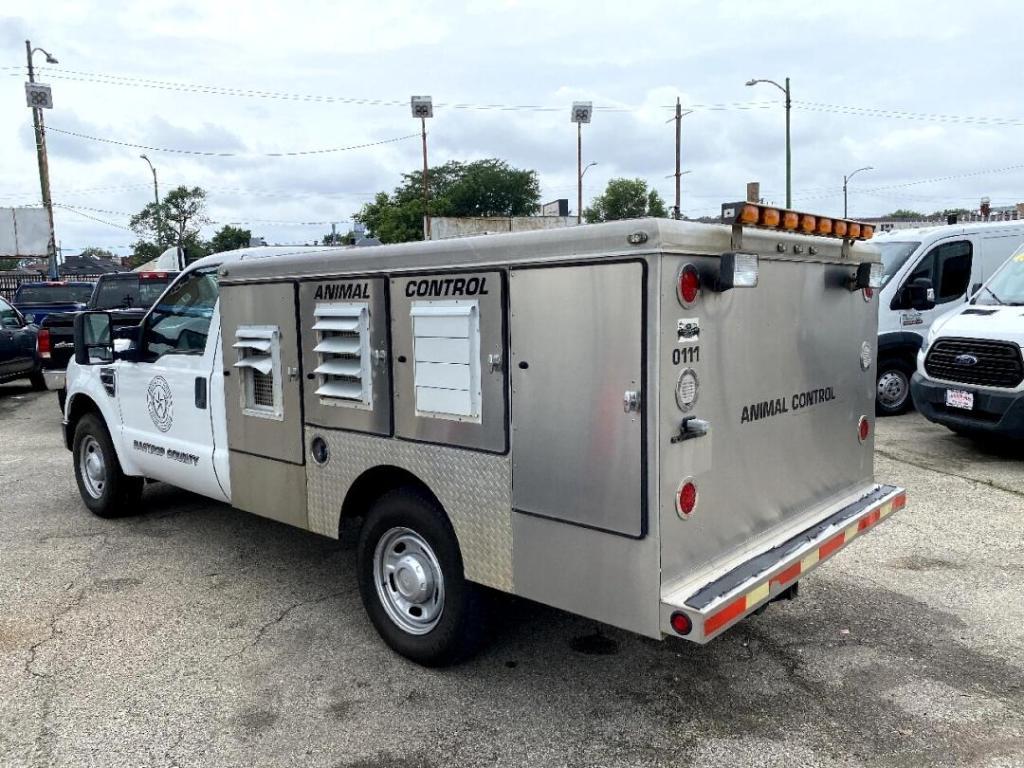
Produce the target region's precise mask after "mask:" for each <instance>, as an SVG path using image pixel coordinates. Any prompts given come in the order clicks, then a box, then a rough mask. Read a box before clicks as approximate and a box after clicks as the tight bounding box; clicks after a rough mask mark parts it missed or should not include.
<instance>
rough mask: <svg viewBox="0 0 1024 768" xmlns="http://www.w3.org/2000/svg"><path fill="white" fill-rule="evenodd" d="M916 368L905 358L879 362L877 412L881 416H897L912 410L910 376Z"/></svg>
mask: <svg viewBox="0 0 1024 768" xmlns="http://www.w3.org/2000/svg"><path fill="white" fill-rule="evenodd" d="M913 375H914V368H913V367H912V366H911V365H910V364H909V363H907V362H906V361H904V360H899V359H890V360H882V361H881V362H879V364H878V387H877V389H876V392H875V412H876V413H877V414H878V415H879V416H897V415H899V414H901V413H906V412H907V411H909V410H910V406H911V405H912V404H913V401H912V400H911V399H910V377H911V376H913Z"/></svg>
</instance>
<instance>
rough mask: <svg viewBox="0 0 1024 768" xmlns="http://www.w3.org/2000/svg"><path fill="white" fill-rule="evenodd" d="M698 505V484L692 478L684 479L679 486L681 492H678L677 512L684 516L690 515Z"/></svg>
mask: <svg viewBox="0 0 1024 768" xmlns="http://www.w3.org/2000/svg"><path fill="white" fill-rule="evenodd" d="M696 506H697V486H696V485H694V484H693V481H692V480H684V481H683V483H682V485H680V486H679V493H677V494H676V512H678V513H679V514H680V515H682V516H683V517H689V516H690V515H691V514H693V510H694V507H696Z"/></svg>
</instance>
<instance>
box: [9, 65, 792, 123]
mask: <svg viewBox="0 0 1024 768" xmlns="http://www.w3.org/2000/svg"><path fill="white" fill-rule="evenodd" d="M12 68H13V67H12ZM36 69H37V70H38V71H40V72H45V73H46V75H47V76H48V77H49V78H50V79H54V80H72V81H78V82H88V83H96V84H101V85H125V86H130V87H133V88H153V89H157V90H170V91H181V92H185V93H199V94H207V95H213V96H238V97H244V98H260V99H277V100H283V101H307V102H315V103H324V104H351V105H356V106H376V107H408V106H409V101H408V99H384V98H365V97H356V96H335V95H331V94H316V93H293V92H288V91H274V90H263V89H257V88H235V87H231V86H222V85H210V84H203V83H187V82H177V81H173V80H155V79H151V78H144V77H138V76H135V75H115V74H109V73H102V72H86V71H82V70H74V69H65V68H64V67H61V68H54V67H37V68H36ZM12 76H14V77H16V76H17V75H16V74H15V75H12ZM778 106H779V102H777V101H731V102H715V103H707V104H689V105H685V108H686V109H694V110H710V111H720V110H727V109H773V108H776V107H778ZM434 108H435V109H461V110H481V111H500V112H562V111H564V110H565V106H564V105H559V106H552V105H546V104H499V103H492V104H477V103H471V102H443V101H441V102H435V103H434ZM656 108H657V109H675V105H674V104H660V105H658V106H657V107H656ZM642 109H645V107H643V106H637V105H628V104H626V105H623V104H620V105H598V106H595V107H594V110H595V111H598V112H638V111H640V110H642Z"/></svg>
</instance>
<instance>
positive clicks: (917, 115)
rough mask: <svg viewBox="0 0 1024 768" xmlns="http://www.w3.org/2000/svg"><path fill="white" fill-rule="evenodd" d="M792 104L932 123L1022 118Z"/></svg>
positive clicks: (994, 122) (1013, 122) (812, 109)
mask: <svg viewBox="0 0 1024 768" xmlns="http://www.w3.org/2000/svg"><path fill="white" fill-rule="evenodd" d="M793 105H794V106H795V107H796V108H797V109H801V110H804V111H806V112H833V113H836V114H846V115H861V116H865V117H883V118H892V119H895V120H921V121H927V122H932V123H962V124H967V125H1004V126H1022V125H1024V120H1022V119H1020V118H1016V117H993V116H984V115H952V114H942V113H938V112H909V111H906V110H900V109H883V108H878V107H858V106H853V105H844V104H824V103H821V102H815V101H799V100H796V99H794V100H793Z"/></svg>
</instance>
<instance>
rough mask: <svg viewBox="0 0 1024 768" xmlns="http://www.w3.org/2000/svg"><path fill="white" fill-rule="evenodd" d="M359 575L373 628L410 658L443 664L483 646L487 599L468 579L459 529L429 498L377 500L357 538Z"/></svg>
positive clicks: (399, 495) (394, 495)
mask: <svg viewBox="0 0 1024 768" xmlns="http://www.w3.org/2000/svg"><path fill="white" fill-rule="evenodd" d="M358 576H359V591H360V594H361V596H362V599H363V605H364V606H365V608H366V612H367V614H369V616H370V620H371V621H372V622H373V625H374V627H375V628H376V630H377V632H378V633H379V634H380V636H381V637H382V638H383V639H384V642H386V643H387V644H388V645H389V646H391V648H392V649H393V650H395V651H396V652H398V653H400V654H401V655H403V656H405V657H406V658H408V659H411V660H412V661H415V662H417V663H419V664H424V665H426V666H443V665H446V664H452V663H454V662H457V661H460V660H461V659H464V658H466V657H467V656H469V655H470V654H472V653H473V652H474V651H475V650H476V649H477V648H478V647H479V646H480V644H481V642H482V640H483V638H484V636H485V626H484V625H485V621H484V618H485V616H484V614H485V611H484V607H483V600H484V596H483V594H482V593H481V590H480V588H479V587H477V586H476V585H474V584H472V583H470V582H468V581H467V580H466V578H465V576H464V575H463V567H462V555H461V553H460V552H459V546H458V542H457V540H456V538H455V531H454V530H453V529H452V527H451V524H450V523H449V522H448V519H447V517H445V515H444V512H443V511H442V510H441V509H440V507H438V505H437V504H436V502H434V501H433V500H431V499H429V498H428V497H427V496H426V495H424V494H421V493H418V492H416V491H414V490H411V489H398V490H395V491H391V492H389V493H387V494H385V495H384V496H382V497H381V498H380V499H378V500H377V502H376V503H375V504H374V505H373V508H372V509H371V510H370V513H369V514H368V515H367V518H366V522H365V523H364V524H363V529H362V532H361V534H360V537H359V547H358Z"/></svg>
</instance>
